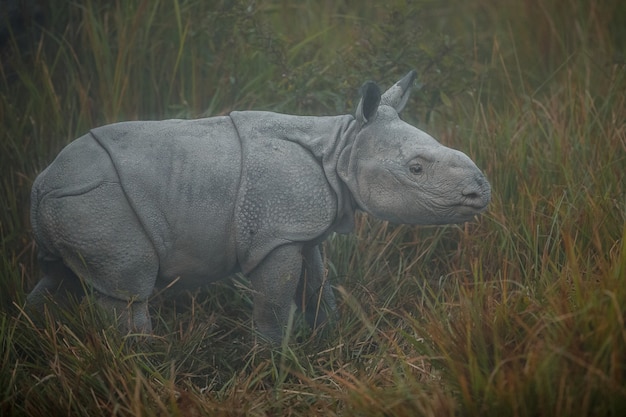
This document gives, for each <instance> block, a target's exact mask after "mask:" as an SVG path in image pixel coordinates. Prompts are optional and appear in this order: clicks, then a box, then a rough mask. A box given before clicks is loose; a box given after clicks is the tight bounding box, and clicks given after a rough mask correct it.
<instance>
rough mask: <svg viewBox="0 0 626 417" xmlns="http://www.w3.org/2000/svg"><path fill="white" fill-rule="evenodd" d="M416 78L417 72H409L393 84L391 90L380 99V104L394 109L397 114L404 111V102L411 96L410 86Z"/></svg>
mask: <svg viewBox="0 0 626 417" xmlns="http://www.w3.org/2000/svg"><path fill="white" fill-rule="evenodd" d="M416 77H417V72H415V71H410V72H409V73H408V74H407V75H405V76H404V77H403V78H402V79H401V80H400V81H398V82H397V83H395V84H394V85H393V86H391V88H390V89H389V90H387V91H385V93H384V94H383V96H382V98H381V104H386V105H388V106H391V107H393V108H394V109H396V111H397V112H398V113H400V112H401V111H402V109H404V106H406V102H407V101H408V100H409V96H410V95H411V86H412V85H413V82H414V81H415V78H416Z"/></svg>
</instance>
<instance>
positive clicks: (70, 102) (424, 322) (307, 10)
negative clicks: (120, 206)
mask: <svg viewBox="0 0 626 417" xmlns="http://www.w3.org/2000/svg"><path fill="white" fill-rule="evenodd" d="M27 3H28V2H27ZM50 3H51V4H50V5H46V6H44V5H42V6H40V9H38V14H37V19H35V20H36V21H37V22H39V23H41V25H39V24H34V23H33V25H31V26H30V29H28V28H27V30H26V31H20V30H18V28H17V27H15V26H14V27H13V29H12V30H11V31H8V32H7V33H9V35H8V37H7V38H6V39H5V40H4V41H3V42H4V43H3V44H2V45H1V47H2V50H1V56H2V59H1V64H0V120H1V121H2V122H1V124H2V129H0V170H1V173H2V176H1V183H0V187H1V189H0V207H1V211H0V236H1V242H0V245H1V247H0V344H1V346H2V349H1V350H0V354H1V355H2V358H1V361H0V391H1V394H0V414H1V415H32V416H37V415H42V416H48V415H90V416H97V415H145V416H153V415H158V416H166V415H185V416H193V415H264V416H269V415H292V416H297V415H307V416H309V415H324V416H332V415H364V416H392V415H398V416H400V415H411V416H442V415H450V416H459V415H480V416H502V415H510V416H556V415H558V416H581V415H598V416H600V415H601V416H618V415H622V414H621V413H623V410H626V327H625V325H624V321H625V320H626V313H625V309H626V285H625V279H626V193H625V189H624V184H626V8H625V7H624V5H623V4H621V2H620V1H619V0H607V1H603V2H595V1H591V0H589V1H585V0H563V1H556V0H554V1H551V0H525V1H523V2H522V1H520V2H509V3H507V6H506V7H503V6H502V5H501V2H498V1H495V0H471V1H463V0H442V1H438V2H430V1H426V0H422V1H415V2H410V1H403V0H390V1H387V2H384V5H383V3H378V2H371V4H370V3H369V2H362V1H353V0H332V1H331V0H322V1H316V2H314V1H303V2H288V1H281V0H266V1H258V2H248V1H245V0H221V1H220V0H215V1H211V2H204V1H200V0H167V1H166V0H161V1H147V0H130V1H115V2H110V1H97V0H86V1H84V2H61V1H57V2H50ZM55 3H56V4H55ZM26 18H28V15H26ZM2 24H3V25H4V26H3V27H8V26H7V21H6V19H5V21H4V22H2ZM411 68H415V69H417V70H418V72H419V73H420V78H419V83H420V85H421V88H420V89H419V91H418V93H417V94H414V96H413V98H412V99H411V103H409V105H408V106H407V110H406V111H405V113H404V114H403V117H404V118H405V119H407V120H409V121H411V122H413V123H418V124H419V125H420V126H421V127H422V128H424V129H425V130H427V131H429V132H431V133H432V134H433V135H434V136H436V137H438V138H440V140H441V141H442V142H443V143H444V144H446V145H449V146H452V147H455V148H458V149H461V150H463V151H464V152H466V153H468V154H469V155H470V156H471V157H472V158H473V159H474V160H475V161H476V162H477V165H478V166H480V167H482V168H484V170H485V172H486V175H487V177H488V178H489V179H490V181H491V183H492V186H493V202H492V204H491V206H490V209H489V211H488V213H486V214H485V215H482V216H481V217H480V218H479V219H477V221H476V222H473V223H470V224H465V225H460V226H447V227H438V228H416V227H408V226H395V225H390V224H387V223H385V222H381V221H378V220H375V219H371V218H369V217H367V216H360V217H359V218H358V221H357V232H356V234H355V235H350V236H339V235H337V236H333V237H332V238H331V239H330V240H329V241H328V242H327V244H326V245H325V251H326V254H327V257H328V258H329V262H328V270H329V277H330V279H331V280H332V281H333V284H334V286H335V289H336V292H337V294H338V296H339V299H340V312H339V316H338V318H337V320H336V322H335V323H334V324H333V325H332V326H327V327H326V328H325V329H324V331H323V332H322V333H321V334H318V333H313V332H310V331H308V330H307V329H306V327H304V326H303V325H301V324H300V322H299V320H296V323H295V325H294V331H293V334H292V337H291V340H290V341H289V343H285V344H284V345H283V346H281V347H277V348H273V349H272V348H269V347H267V346H265V345H263V344H262V343H259V342H258V340H257V336H256V335H255V332H254V330H253V325H252V322H251V319H250V315H251V314H250V313H251V301H250V290H249V288H248V284H247V283H246V281H245V280H244V279H241V278H239V279H236V280H234V281H232V282H223V283H218V284H215V285H211V286H210V287H209V288H208V289H204V290H199V291H197V292H195V293H193V294H183V295H180V296H177V297H174V298H168V297H161V296H160V295H159V296H155V299H154V302H153V303H152V306H153V307H152V308H153V310H154V312H153V313H154V315H153V320H154V323H153V324H154V327H155V337H154V338H153V339H152V340H151V341H150V342H149V343H147V342H138V341H136V340H133V339H132V338H128V337H123V336H120V335H119V334H117V333H116V332H115V330H114V329H112V328H111V326H110V325H109V324H108V322H107V321H106V320H105V319H103V318H101V317H100V315H99V312H98V311H96V310H94V309H92V308H91V306H90V305H89V303H81V304H79V305H77V306H76V308H75V309H72V310H71V311H57V312H56V315H54V317H63V318H64V320H62V321H63V324H60V323H58V322H57V321H56V320H55V319H53V318H52V317H53V316H50V317H49V318H48V320H47V321H46V323H45V324H43V325H34V324H33V323H32V322H31V321H30V319H29V317H27V316H26V315H24V314H23V312H22V310H21V306H22V305H23V302H24V299H25V294H26V293H27V291H28V290H29V289H30V288H32V285H33V284H34V283H35V282H36V280H37V279H38V277H39V272H38V269H37V265H36V262H35V253H36V251H35V247H34V244H33V242H32V238H31V235H30V231H29V220H28V217H29V216H28V214H29V211H28V201H29V198H28V194H29V190H30V185H31V183H32V181H33V180H34V178H35V176H36V175H37V173H38V172H39V171H40V170H41V169H43V168H44V167H45V166H46V165H47V164H48V163H50V161H51V160H52V159H53V158H54V156H55V154H56V153H57V152H58V151H59V150H60V149H61V148H62V147H63V146H64V145H65V144H67V143H68V142H69V141H70V140H72V139H73V138H75V137H78V136H79V135H81V134H83V133H84V132H86V131H87V130H88V129H89V128H90V127H93V126H96V125H101V124H104V123H108V122H114V121H118V120H134V119H160V118H168V117H203V116H208V115H217V114H225V113H227V112H228V111H230V110H232V109H248V108H255V109H266V110H275V111H281V112H288V113H297V114H314V115H321V114H338V113H347V112H352V111H353V109H354V106H355V100H356V99H357V93H356V91H357V89H358V86H359V85H360V84H361V83H362V82H363V81H364V80H366V79H374V80H377V81H379V82H380V83H381V84H382V85H384V86H388V85H389V84H390V83H391V82H393V81H395V80H397V79H398V78H400V77H401V76H402V75H403V74H404V73H406V72H407V71H408V70H409V69H411Z"/></svg>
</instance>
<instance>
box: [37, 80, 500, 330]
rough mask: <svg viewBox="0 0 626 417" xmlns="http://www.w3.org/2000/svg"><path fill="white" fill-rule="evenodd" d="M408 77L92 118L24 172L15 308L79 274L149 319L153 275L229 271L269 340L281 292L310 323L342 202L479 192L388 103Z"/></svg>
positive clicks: (396, 214) (77, 282) (199, 280)
mask: <svg viewBox="0 0 626 417" xmlns="http://www.w3.org/2000/svg"><path fill="white" fill-rule="evenodd" d="M415 77H416V73H415V71H411V72H409V73H408V74H407V75H406V76H405V77H403V78H402V79H401V80H400V81H398V82H397V83H396V84H394V85H393V86H392V87H391V88H390V89H388V90H387V91H386V92H385V93H384V94H382V95H381V90H380V89H379V87H378V86H377V84H376V83H374V82H371V81H369V82H366V83H365V84H364V85H363V87H362V88H361V98H360V101H359V103H358V106H357V110H356V114H355V116H352V115H340V116H323V117H321V116H320V117H314V116H310V117H309V116H295V115H285V114H278V113H272V112H264V111H234V112H232V113H230V114H228V115H226V116H217V117H210V118H204V119H196V120H163V121H131V122H122V123H115V124H110V125H106V126H103V127H98V128H95V129H92V130H91V131H89V132H88V133H87V134H85V135H84V136H82V137H80V138H78V139H76V140H75V141H73V142H71V143H70V144H69V145H67V146H66V147H65V148H64V149H63V150H62V151H61V152H60V153H59V155H58V156H57V157H56V159H55V160H54V162H53V163H52V164H51V165H50V166H48V167H47V168H46V169H45V170H44V171H43V172H41V174H40V175H39V176H38V177H37V178H36V180H35V182H34V184H33V188H32V196H31V197H32V198H31V200H32V201H31V221H32V228H33V233H34V237H35V240H36V242H37V245H38V249H39V255H38V259H39V262H40V265H41V270H42V272H43V278H42V279H41V280H40V281H39V283H38V284H37V285H36V286H35V288H34V289H33V291H32V292H31V293H30V294H29V296H28V298H27V307H30V308H32V309H33V310H35V311H41V310H43V308H44V305H45V304H46V303H47V302H48V301H50V300H52V301H54V302H58V303H61V304H62V303H65V302H67V293H70V294H79V293H80V291H81V290H82V289H83V286H86V287H87V288H89V289H91V290H92V291H93V294H94V295H95V296H94V299H95V300H96V301H97V303H98V304H99V305H101V306H102V307H104V308H105V310H106V311H109V312H111V313H113V314H114V315H115V316H116V317H117V319H118V325H119V326H120V327H121V329H123V330H126V331H136V332H141V333H150V332H151V331H152V326H151V322H150V317H149V313H148V304H147V303H148V299H149V297H150V295H151V293H152V292H153V290H154V289H155V288H163V287H167V286H168V285H171V283H172V282H174V281H176V280H178V281H179V283H178V284H177V285H183V286H184V287H185V288H195V287H199V286H203V285H205V284H207V283H209V282H212V281H215V280H218V279H222V278H225V277H228V276H231V275H233V274H236V273H243V274H244V275H245V276H247V277H248V278H249V280H250V283H251V286H252V289H253V293H254V296H253V304H254V307H253V319H254V322H255V325H256V327H257V328H258V330H259V332H260V333H261V335H263V336H265V337H266V338H267V339H269V340H270V341H274V342H278V341H280V340H282V338H283V337H284V331H285V328H286V324H287V321H288V319H289V315H290V312H291V311H292V308H293V306H294V304H295V305H297V306H298V307H300V308H301V309H302V310H303V312H304V317H305V319H306V320H307V321H308V322H309V324H310V325H311V326H316V325H318V324H319V323H320V322H322V321H324V320H325V319H326V318H327V314H328V313H327V312H332V311H333V310H334V309H335V298H334V295H333V292H332V288H331V286H330V284H329V281H328V280H327V279H326V278H325V274H324V266H323V259H322V256H321V254H320V248H319V246H320V243H321V242H323V241H324V240H325V239H326V238H327V237H328V236H329V235H330V234H331V233H333V232H338V233H349V232H350V231H351V230H352V229H353V224H354V213H355V211H356V210H361V211H364V212H367V213H370V214H372V215H373V216H375V217H377V218H380V219H384V220H388V221H391V222H394V223H402V224H411V225H418V224H447V223H461V222H465V221H469V220H471V219H472V218H473V217H474V216H475V215H476V214H478V213H480V212H482V211H483V210H485V208H486V207H487V205H488V203H489V201H490V197H491V189H490V185H489V183H488V182H487V180H486V179H485V176H484V175H483V173H482V172H481V171H480V170H479V169H478V168H477V167H476V165H475V164H474V163H473V162H472V160H471V159H470V158H469V157H467V156H466V155H465V154H464V153H462V152H459V151H456V150H453V149H450V148H447V147H445V146H443V145H441V144H440V143H438V142H437V141H436V140H435V139H433V138H432V137H431V136H429V135H428V134H426V133H424V132H423V131H421V130H419V129H417V128H415V127H413V126H411V125H409V124H407V123H405V122H404V121H402V120H401V119H400V118H399V116H398V114H399V112H400V111H401V110H402V109H403V107H404V106H405V104H406V102H407V100H408V97H409V94H410V89H411V86H412V84H413V82H414V80H415ZM320 304H323V305H324V306H325V308H323V309H320V308H319V306H320Z"/></svg>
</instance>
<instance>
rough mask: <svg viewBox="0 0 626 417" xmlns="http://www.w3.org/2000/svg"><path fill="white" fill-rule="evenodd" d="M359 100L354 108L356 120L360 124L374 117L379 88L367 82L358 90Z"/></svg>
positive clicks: (378, 98) (378, 101)
mask: <svg viewBox="0 0 626 417" xmlns="http://www.w3.org/2000/svg"><path fill="white" fill-rule="evenodd" d="M360 91H361V100H360V101H359V105H358V106H357V108H356V118H357V120H359V121H360V122H361V123H362V124H365V123H367V122H368V121H369V120H372V119H373V118H374V116H376V112H377V111H378V105H379V104H380V88H379V87H378V85H377V84H376V83H375V82H373V81H367V82H366V83H365V84H363V86H362V87H361V89H360Z"/></svg>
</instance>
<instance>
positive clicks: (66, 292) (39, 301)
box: [26, 253, 85, 315]
mask: <svg viewBox="0 0 626 417" xmlns="http://www.w3.org/2000/svg"><path fill="white" fill-rule="evenodd" d="M39 265H40V268H41V271H42V272H43V277H42V278H41V280H40V281H39V282H38V283H37V285H36V286H35V288H33V290H32V291H31V292H30V294H28V297H27V298H26V306H27V310H28V311H29V312H30V313H34V314H37V315H40V314H43V312H44V309H45V307H44V306H45V305H46V304H47V303H48V302H49V301H52V302H53V303H55V304H57V305H59V306H61V307H67V306H68V305H69V304H70V303H71V302H72V301H79V300H80V299H81V298H82V297H83V296H84V295H85V291H84V287H83V283H82V282H81V281H80V279H79V278H78V276H76V274H75V273H74V272H73V271H72V270H71V269H69V268H68V267H67V266H66V265H65V264H64V263H63V261H62V260H61V259H49V258H48V257H47V256H45V255H43V254H42V253H40V255H39Z"/></svg>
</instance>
